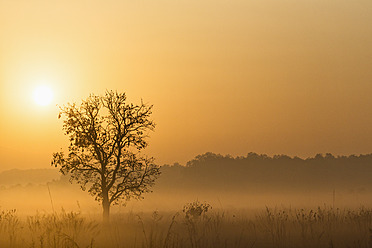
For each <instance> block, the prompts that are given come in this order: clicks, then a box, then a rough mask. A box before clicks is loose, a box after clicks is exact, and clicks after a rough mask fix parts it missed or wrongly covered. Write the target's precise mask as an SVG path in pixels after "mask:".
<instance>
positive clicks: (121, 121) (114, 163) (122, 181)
mask: <svg viewBox="0 0 372 248" xmlns="http://www.w3.org/2000/svg"><path fill="white" fill-rule="evenodd" d="M126 100H127V99H126V95H125V93H117V92H113V91H107V92H106V93H105V95H104V96H96V95H90V96H89V97H88V98H87V99H86V100H83V101H82V103H81V105H80V106H78V105H76V104H75V103H73V104H70V103H69V104H67V106H63V107H61V108H60V114H59V117H58V118H61V117H62V116H63V117H65V119H64V121H63V130H64V132H65V135H67V136H68V137H69V139H70V145H69V147H68V154H67V156H65V154H64V152H57V153H54V154H53V158H52V163H51V164H52V165H53V166H55V167H59V169H60V172H61V173H62V174H64V175H66V174H67V175H70V181H76V182H77V183H79V184H80V185H81V188H82V189H83V190H86V189H88V192H89V193H90V194H91V195H93V196H95V199H96V200H97V201H100V202H102V207H103V217H104V219H105V220H108V218H109V213H110V206H111V204H118V203H119V202H121V201H124V203H125V201H127V200H129V199H130V198H137V199H138V198H141V197H142V193H145V192H149V191H150V187H151V186H152V185H153V184H154V182H155V179H156V178H157V177H158V176H159V175H160V171H159V167H158V166H156V165H155V164H154V163H153V161H154V159H153V158H148V157H145V156H142V155H141V153H140V150H142V149H143V148H145V147H146V146H147V145H148V143H147V141H146V138H147V132H148V131H150V130H153V129H154V127H155V124H154V122H153V121H152V120H151V119H150V116H151V114H152V105H150V106H148V105H146V104H144V103H143V102H142V101H141V104H139V105H134V104H132V103H131V104H129V103H127V101H126Z"/></svg>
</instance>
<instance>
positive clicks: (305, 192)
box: [0, 153, 372, 214]
mask: <svg viewBox="0 0 372 248" xmlns="http://www.w3.org/2000/svg"><path fill="white" fill-rule="evenodd" d="M161 171H162V174H161V176H160V178H159V179H158V180H157V181H156V183H155V186H154V187H153V188H152V190H153V192H152V193H148V194H144V199H142V200H131V201H128V202H127V203H126V204H125V206H124V205H118V206H113V208H112V213H123V212H128V211H143V212H151V211H155V210H157V211H175V212H176V211H181V210H182V207H183V206H184V205H185V204H186V203H188V202H192V201H195V200H199V201H200V202H208V203H209V204H211V205H212V206H213V208H215V209H225V210H226V209H246V210H249V209H251V210H253V209H264V208H265V207H266V206H268V207H299V208H313V207H317V206H324V205H326V206H331V207H338V208H343V207H354V208H355V207H359V206H365V207H368V206H372V200H371V199H372V197H371V194H372V180H371V179H372V155H360V156H348V157H334V156H332V155H331V154H326V155H325V156H323V155H320V154H319V155H317V156H315V157H314V158H309V159H300V158H297V157H295V158H291V157H288V156H285V155H280V156H274V157H269V156H266V155H258V154H255V153H249V154H248V155H247V156H244V157H235V158H234V157H231V156H222V155H217V154H213V153H206V154H203V155H199V156H197V157H195V159H193V160H191V161H189V162H188V163H187V164H186V165H180V164H178V163H175V164H173V165H163V166H162V167H161ZM0 185H1V188H0V196H1V198H0V206H1V207H2V208H4V209H17V211H18V213H20V214H23V213H24V214H33V213H35V212H36V211H44V212H48V213H49V212H53V211H59V210H61V209H62V208H63V209H65V210H72V211H80V212H82V213H88V214H100V213H101V206H100V204H99V203H98V202H96V201H95V200H94V199H93V197H91V196H90V195H89V194H88V192H85V191H82V190H81V189H80V187H79V186H78V185H76V184H71V183H70V182H69V180H68V177H67V176H61V175H60V174H59V173H58V171H57V170H55V169H43V170H24V171H22V170H12V171H5V172H2V173H0Z"/></svg>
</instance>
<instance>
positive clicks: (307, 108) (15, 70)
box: [0, 0, 372, 171]
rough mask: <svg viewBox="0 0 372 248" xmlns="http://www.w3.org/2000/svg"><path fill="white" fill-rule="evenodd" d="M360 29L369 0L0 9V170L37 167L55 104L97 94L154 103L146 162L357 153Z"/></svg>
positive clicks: (23, 3)
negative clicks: (42, 89) (39, 98)
mask: <svg viewBox="0 0 372 248" xmlns="http://www.w3.org/2000/svg"><path fill="white" fill-rule="evenodd" d="M371 27H372V1H370V0H355V1H346V0H332V1H324V0H283V1H277V0H245V1H243V0H229V1H227V0H213V1H210V0H157V1H153V0H147V1H128V0H120V1H119V0H107V1H98V0H91V1H76V0H74V1H72V0H65V1H56V0H48V1H46V0H17V1H13V0H0V171H1V170H7V169H13V168H18V169H26V168H49V167H50V160H51V154H52V153H53V152H56V151H59V150H60V149H61V148H65V147H67V145H68V139H67V137H66V136H64V134H63V131H62V121H61V120H59V119H58V118H57V116H58V107H57V105H60V106H61V105H64V104H66V103H68V102H77V103H79V102H80V101H81V100H82V99H85V98H86V97H88V96H89V94H91V93H94V94H98V95H100V94H104V92H105V90H116V91H119V92H126V94H127V96H128V100H129V101H131V102H133V103H139V102H140V101H141V99H143V100H144V102H146V103H149V104H153V105H154V114H153V119H154V121H155V122H156V124H157V126H156V129H155V132H153V133H151V135H150V139H149V143H150V145H149V147H148V148H147V149H146V150H145V153H147V154H148V155H151V156H154V157H155V158H156V162H157V163H158V164H160V165H162V164H164V163H168V164H172V163H174V162H180V163H181V164H184V163H186V162H187V161H189V160H191V159H192V158H193V157H195V156H196V155H198V154H202V153H205V152H215V153H221V154H231V155H233V156H237V155H241V156H244V155H246V154H247V153H249V152H257V153H265V154H268V155H274V154H287V155H290V156H299V157H303V158H306V157H309V156H314V155H315V154H317V153H327V152H330V153H333V154H334V155H350V154H365V153H371V152H372V108H371V106H372V97H371V95H372V70H371V66H372V46H371V44H372V32H371ZM38 85H47V86H49V87H50V88H52V90H53V92H54V98H53V101H52V103H51V104H50V105H48V106H38V105H37V104H35V102H34V101H33V100H32V92H33V90H34V89H35V87H37V86H38Z"/></svg>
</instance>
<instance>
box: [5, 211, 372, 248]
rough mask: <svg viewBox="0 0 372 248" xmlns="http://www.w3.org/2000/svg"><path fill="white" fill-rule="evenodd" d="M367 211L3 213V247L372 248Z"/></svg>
mask: <svg viewBox="0 0 372 248" xmlns="http://www.w3.org/2000/svg"><path fill="white" fill-rule="evenodd" d="M371 228H372V210H371V209H367V208H363V207H361V208H358V209H338V208H336V209H335V208H331V207H326V206H324V207H318V208H317V209H295V208H266V209H265V210H259V211H256V212H254V213H252V212H247V211H234V210H226V211H222V210H213V211H209V212H208V213H204V214H202V215H200V216H196V217H194V218H188V217H186V215H185V213H183V212H182V211H179V212H178V213H169V212H159V211H155V212H153V213H135V212H129V213H125V214H116V215H113V216H112V219H111V222H110V223H109V224H107V223H106V224H104V223H101V222H100V221H99V219H98V218H97V219H95V218H94V217H88V216H83V215H82V214H81V213H76V212H66V211H60V212H59V213H53V214H47V213H37V214H35V215H33V216H18V215H17V212H16V211H15V210H9V211H8V210H3V211H1V212H0V247H9V248H13V247H20V248H23V247H30V248H42V247H45V248H49V247H53V248H59V247H61V248H67V247H76V248H89V247H90V248H93V247H107V248H110V247H115V248H121V247H123V248H124V247H130V248H136V247H141V248H158V247H159V248H160V247H162V248H175V247H184V248H186V247H191V248H207V247H210V248H212V247H213V248H219V247H221V248H222V247H236V248H239V247H259V248H261V247H326V248H330V247H345V248H346V247H370V248H371V247H372V237H371Z"/></svg>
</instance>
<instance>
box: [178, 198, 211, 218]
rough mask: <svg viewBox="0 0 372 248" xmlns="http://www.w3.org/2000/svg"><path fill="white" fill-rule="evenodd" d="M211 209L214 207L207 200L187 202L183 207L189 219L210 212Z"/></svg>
mask: <svg viewBox="0 0 372 248" xmlns="http://www.w3.org/2000/svg"><path fill="white" fill-rule="evenodd" d="M209 209H212V206H211V205H210V204H208V203H206V202H204V203H201V202H199V201H198V200H196V201H194V202H190V203H187V204H186V205H185V206H184V207H183V210H182V211H183V212H184V213H185V216H186V218H187V219H190V218H193V219H197V218H199V217H200V216H201V215H202V214H204V213H206V212H208V210H209Z"/></svg>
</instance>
